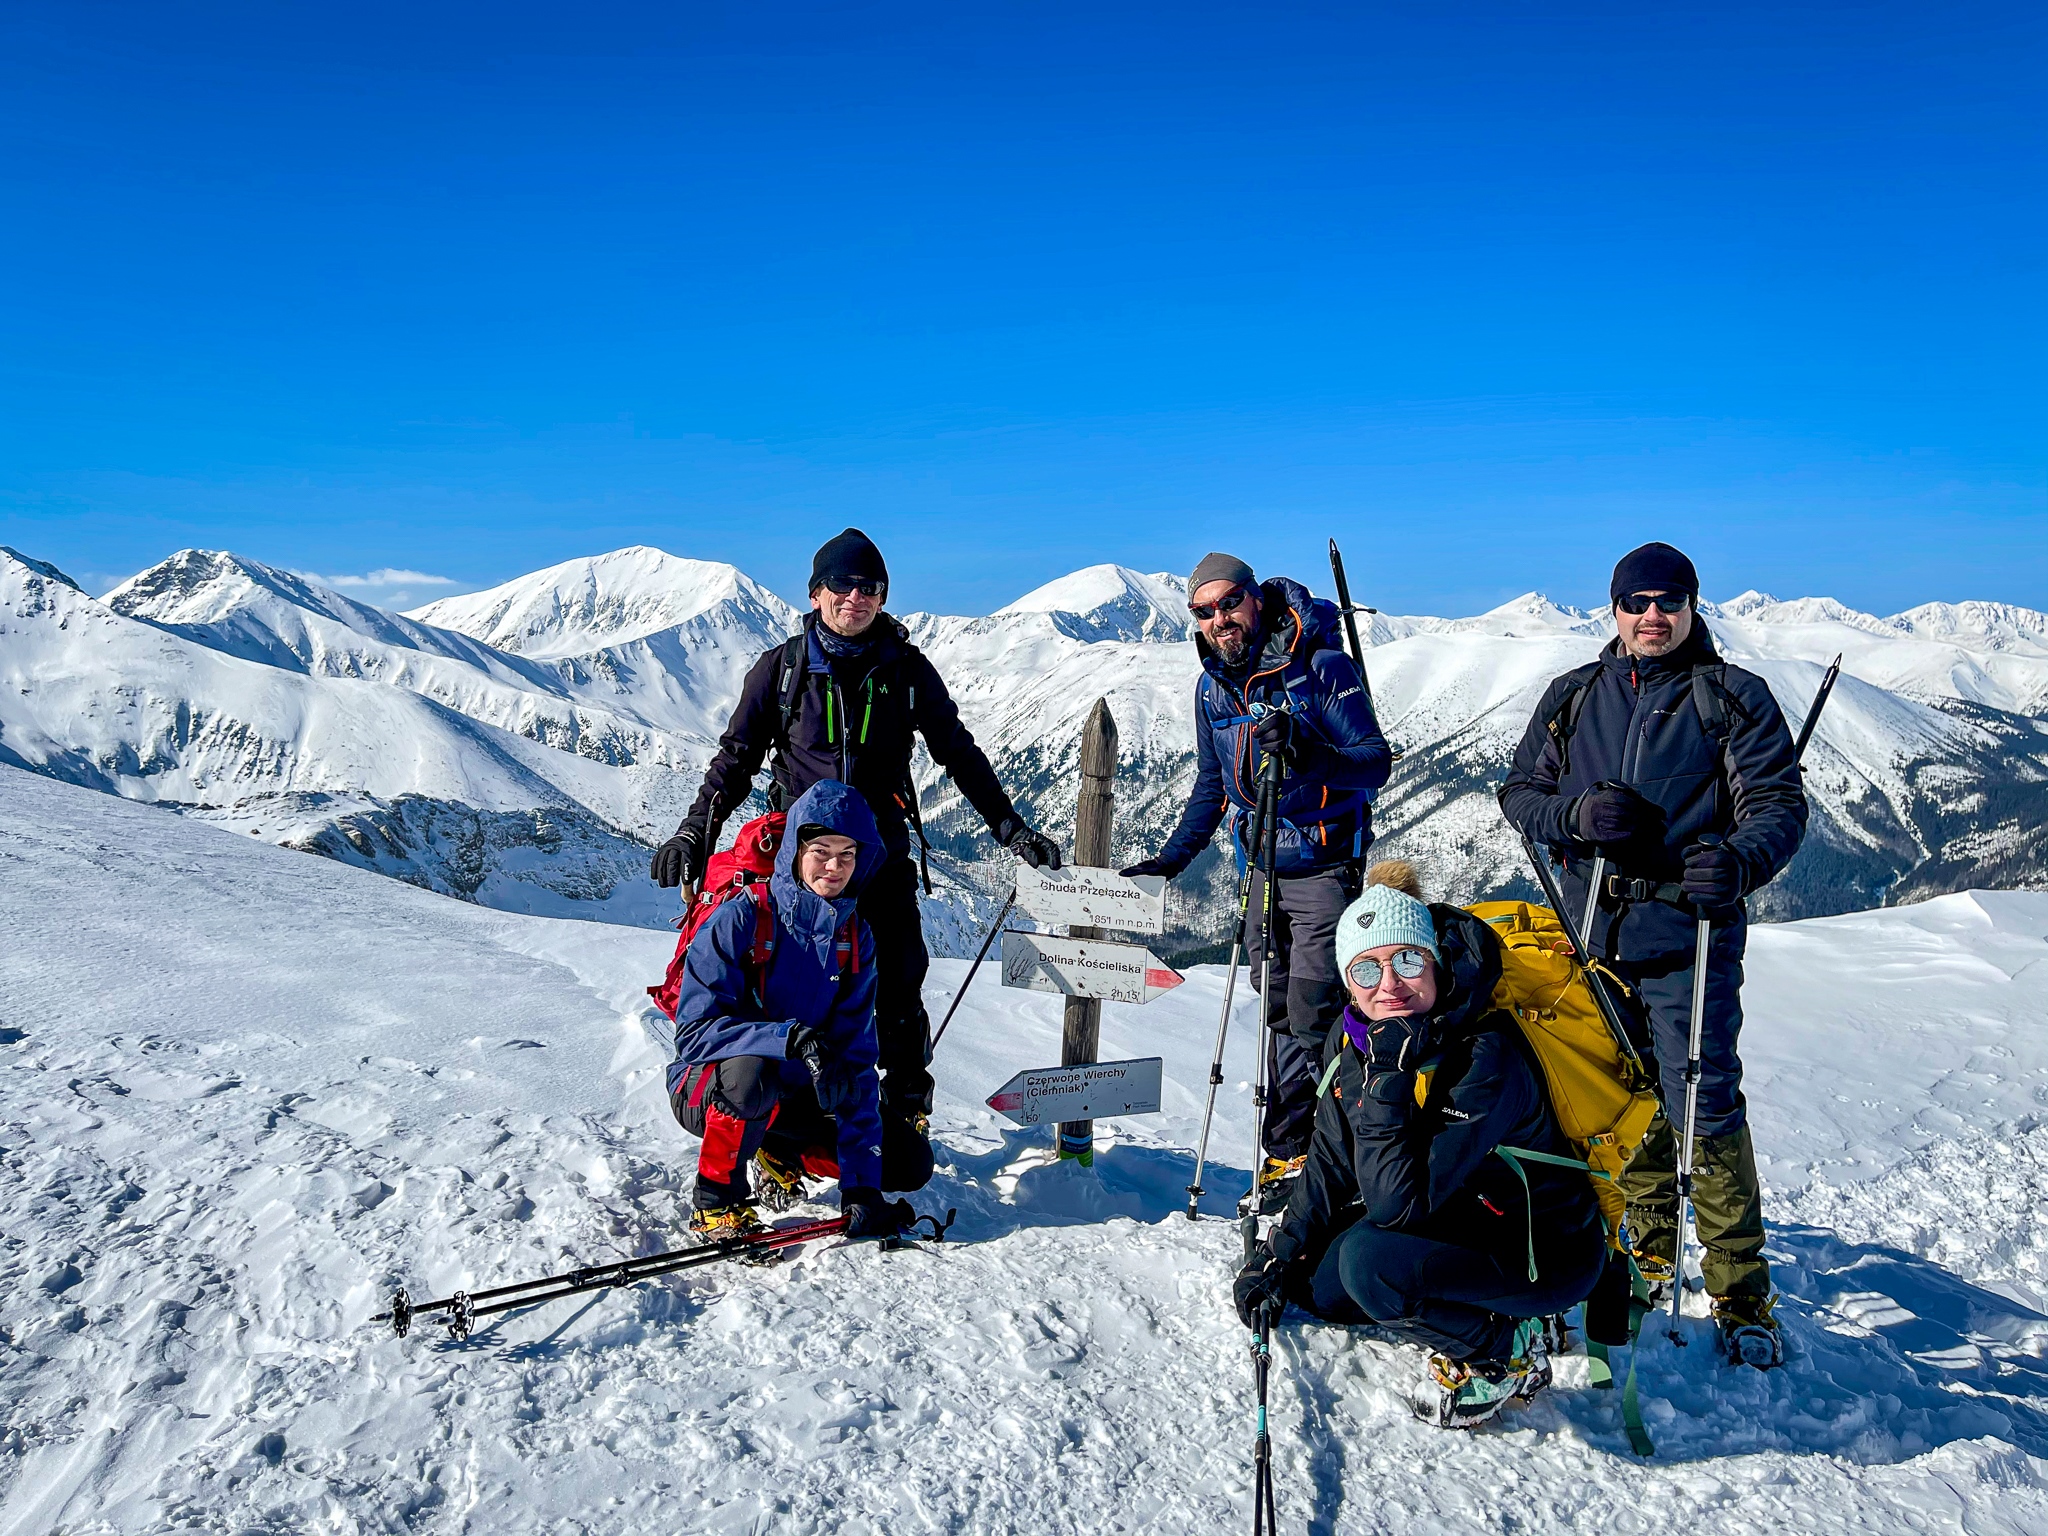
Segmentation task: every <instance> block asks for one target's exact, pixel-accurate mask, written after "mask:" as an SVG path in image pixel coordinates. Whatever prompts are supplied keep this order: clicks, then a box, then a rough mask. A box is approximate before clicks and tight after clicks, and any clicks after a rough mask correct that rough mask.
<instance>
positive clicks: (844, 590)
mask: <svg viewBox="0 0 2048 1536" xmlns="http://www.w3.org/2000/svg"><path fill="white" fill-rule="evenodd" d="M824 586H825V590H826V591H828V592H836V593H838V594H839V596H841V597H850V596H852V595H853V594H854V593H856V592H858V593H859V594H860V595H861V596H862V597H880V596H881V595H882V594H883V593H884V592H886V591H888V590H889V583H887V582H886V581H862V580H861V579H860V578H859V577H857V576H827V577H826V578H825V581H824Z"/></svg>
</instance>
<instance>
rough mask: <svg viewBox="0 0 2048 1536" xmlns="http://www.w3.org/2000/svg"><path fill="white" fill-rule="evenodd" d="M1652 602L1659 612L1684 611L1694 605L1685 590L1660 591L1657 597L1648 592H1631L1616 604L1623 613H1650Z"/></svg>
mask: <svg viewBox="0 0 2048 1536" xmlns="http://www.w3.org/2000/svg"><path fill="white" fill-rule="evenodd" d="M1652 603H1655V604H1656V605H1657V611H1658V612H1659V613H1683V612H1685V610H1686V609H1687V608H1689V607H1691V606H1692V598H1691V597H1689V596H1688V595H1687V594H1685V593H1683V592H1659V593H1658V594H1657V595H1656V596H1655V597H1652V596H1651V595H1650V594H1649V593H1647V592H1631V593H1629V595H1628V596H1627V597H1624V598H1623V599H1622V600H1621V601H1620V602H1619V603H1617V604H1616V605H1615V606H1616V607H1618V608H1620V609H1621V611H1622V612H1623V613H1631V614H1633V613H1648V612H1649V611H1650V604H1652Z"/></svg>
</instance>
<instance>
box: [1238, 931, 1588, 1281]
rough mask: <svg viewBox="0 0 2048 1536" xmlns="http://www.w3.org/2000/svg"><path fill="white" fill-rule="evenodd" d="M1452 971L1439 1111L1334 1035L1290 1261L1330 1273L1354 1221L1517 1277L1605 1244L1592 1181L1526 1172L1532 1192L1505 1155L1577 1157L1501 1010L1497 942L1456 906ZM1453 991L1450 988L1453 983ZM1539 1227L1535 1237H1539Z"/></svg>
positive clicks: (1439, 1028)
mask: <svg viewBox="0 0 2048 1536" xmlns="http://www.w3.org/2000/svg"><path fill="white" fill-rule="evenodd" d="M1429 910H1430V915H1431V916H1432V917H1434V918H1435V919H1436V929H1437V944H1438V947H1439V948H1441V949H1442V951H1443V961H1442V963H1441V964H1440V965H1439V966H1438V968H1437V977H1438V983H1439V987H1440V991H1439V994H1438V997H1437V1005H1436V1008H1435V1009H1434V1010H1433V1011H1432V1013H1431V1015H1430V1018H1429V1022H1428V1024H1427V1025H1426V1026H1424V1028H1425V1029H1426V1031H1427V1038H1428V1040H1429V1041H1430V1042H1431V1043H1430V1044H1428V1045H1427V1046H1426V1047H1425V1048H1424V1049H1423V1050H1422V1052H1421V1054H1420V1057H1419V1059H1418V1064H1419V1065H1422V1066H1426V1065H1428V1064H1429V1062H1430V1061H1432V1060H1434V1061H1435V1062H1436V1067H1435V1070H1434V1073H1433V1075H1432V1078H1431V1082H1430V1087H1429V1091H1428V1107H1427V1108H1424V1107H1422V1106H1419V1105H1417V1103H1416V1102H1415V1080H1416V1074H1415V1072H1414V1071H1413V1070H1410V1071H1370V1072H1369V1071H1368V1069H1367V1065H1366V1061H1365V1059H1364V1058H1363V1057H1362V1056H1361V1055H1360V1054H1359V1051H1358V1049H1357V1047H1356V1046H1355V1045H1353V1044H1352V1043H1351V1041H1350V1037H1349V1034H1348V1032H1347V1031H1346V1030H1345V1029H1344V1028H1343V1027H1341V1026H1342V1024H1345V1023H1349V1022H1350V1019H1351V1017H1352V1015H1351V1012H1350V1010H1349V1009H1348V1008H1347V1009H1346V1010H1345V1018H1344V1019H1343V1020H1342V1021H1340V1027H1339V1028H1337V1029H1334V1030H1332V1031H1331V1032H1330V1037H1331V1039H1332V1041H1333V1042H1335V1043H1334V1045H1333V1046H1332V1049H1333V1050H1335V1051H1336V1052H1337V1053H1338V1055H1337V1076H1336V1079H1335V1080H1334V1081H1333V1082H1332V1083H1331V1085H1330V1091H1329V1092H1328V1093H1326V1094H1325V1095H1324V1096H1323V1097H1322V1098H1321V1099H1319V1100H1318V1101H1317V1103H1316V1128H1315V1136H1314V1139H1313V1140H1311V1141H1310V1143H1309V1150H1308V1162H1307V1163H1306V1164H1305V1165H1304V1166H1303V1169H1302V1175H1301V1177H1300V1178H1299V1179H1298V1180H1296V1181H1295V1186H1294V1191H1293V1193H1292V1195H1291V1196H1290V1197H1289V1199H1288V1202H1287V1210H1286V1212H1285V1213H1284V1214H1283V1215H1282V1216H1281V1218H1280V1221H1279V1224H1278V1225H1277V1226H1276V1227H1275V1228H1274V1229H1273V1234H1272V1236H1271V1238H1270V1239H1269V1240H1268V1242H1269V1246H1270V1247H1271V1249H1272V1252H1273V1256H1274V1257H1275V1258H1277V1259H1279V1260H1281V1261H1282V1262H1283V1263H1289V1264H1292V1263H1295V1262H1297V1261H1300V1262H1303V1263H1306V1264H1310V1265H1313V1264H1315V1263H1317V1262H1319V1261H1320V1260H1321V1258H1322V1255H1323V1252H1324V1250H1325V1249H1327V1248H1328V1247H1329V1245H1330V1243H1331V1241H1332V1240H1333V1239H1334V1238H1335V1237H1336V1236H1337V1235H1338V1234H1339V1233H1341V1232H1342V1231H1343V1230H1344V1228H1346V1227H1348V1226H1349V1225H1350V1224H1351V1223H1352V1222H1353V1221H1359V1220H1363V1221H1368V1222H1371V1223H1372V1224H1373V1225H1374V1226H1377V1227H1389V1228H1392V1229H1393V1230H1395V1231H1399V1232H1411V1233H1414V1234H1415V1235H1417V1236H1419V1237H1429V1238H1434V1239H1435V1240H1437V1241H1439V1242H1446V1243H1456V1244H1457V1245H1459V1246H1460V1247H1464V1248H1479V1249H1484V1250H1486V1251H1487V1252H1489V1253H1493V1254H1496V1255H1498V1256H1500V1257H1501V1258H1502V1260H1503V1261H1504V1262H1505V1263H1507V1264H1509V1265H1510V1266H1511V1267H1513V1268H1519V1267H1520V1266H1521V1264H1523V1263H1524V1262H1526V1255H1527V1253H1528V1248H1529V1241H1530V1234H1531V1232H1532V1231H1533V1232H1534V1234H1535V1242H1536V1246H1537V1248H1538V1249H1539V1250H1541V1249H1544V1248H1547V1247H1553V1246H1558V1245H1561V1244H1564V1243H1573V1242H1577V1243H1583V1242H1584V1241H1586V1240H1587V1239H1588V1234H1590V1233H1598V1232H1600V1231H1601V1230H1602V1229H1601V1225H1600V1208H1599V1204H1598V1202H1597V1201H1596V1200H1595V1199H1594V1197H1593V1188H1592V1185H1591V1184H1590V1183H1589V1182H1588V1181H1587V1175H1586V1174H1584V1173H1582V1172H1580V1171H1579V1170H1578V1169H1575V1168H1557V1167H1553V1166H1550V1165H1548V1164H1543V1163H1533V1162H1530V1163H1524V1165H1523V1168H1524V1171H1525V1172H1526V1173H1527V1174H1528V1176H1529V1193H1528V1195H1526V1196H1525V1195H1524V1194H1523V1192H1522V1181H1521V1180H1520V1179H1519V1178H1517V1177H1516V1175H1515V1170H1514V1169H1513V1168H1512V1167H1511V1166H1510V1165H1509V1164H1508V1162H1507V1160H1506V1159H1505V1158H1502V1157H1499V1156H1496V1155H1495V1153H1494V1148H1495V1147H1499V1146H1509V1147H1519V1148H1523V1149H1526V1150H1528V1151H1531V1152H1548V1153H1552V1154H1554V1155H1556V1156H1558V1157H1576V1156H1577V1155H1578V1154H1577V1153H1576V1152H1575V1151H1574V1150H1573V1148H1572V1145H1571V1143H1570V1142H1568V1141H1567V1140H1566V1139H1565V1136H1564V1133H1563V1132H1562V1131H1561V1130H1559V1129H1558V1124H1557V1117H1556V1115H1554V1114H1553V1113H1551V1109H1550V1099H1549V1095H1548V1094H1547V1093H1546V1092H1545V1091H1544V1088H1543V1081H1542V1078H1541V1077H1540V1076H1539V1072H1540V1069H1539V1068H1538V1067H1537V1065H1536V1063H1535V1062H1534V1061H1533V1060H1532V1059H1531V1056H1530V1052H1529V1047H1528V1045H1527V1044H1526V1043H1525V1042H1524V1041H1523V1038H1522V1031H1521V1028H1520V1026H1518V1025H1517V1024H1516V1023H1515V1021H1514V1019H1513V1018H1512V1017H1510V1016H1509V1015H1508V1014H1506V1013H1504V1012H1502V1011H1501V1010H1499V1009H1497V1008H1495V1007H1494V1006H1493V989H1494V987H1495V985H1496V984H1497V983H1498V982H1499V980H1500V972H1501V960H1500V941H1499V940H1498V939H1496V938H1495V937H1494V935H1493V931H1492V929H1490V928H1488V927H1487V925H1486V924H1485V923H1483V922H1481V921H1480V920H1479V919H1478V918H1476V917H1474V916H1473V915H1472V914H1471V913H1469V912H1466V911H1463V910H1461V909H1460V908H1457V907H1447V906H1432V907H1431V908H1430V909H1429ZM1446 983H1447V984H1446ZM1532 1223H1533V1226H1532Z"/></svg>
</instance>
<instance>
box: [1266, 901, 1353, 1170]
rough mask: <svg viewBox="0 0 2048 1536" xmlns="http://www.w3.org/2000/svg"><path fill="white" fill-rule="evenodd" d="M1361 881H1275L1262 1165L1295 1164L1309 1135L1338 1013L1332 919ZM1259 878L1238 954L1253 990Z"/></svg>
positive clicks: (1340, 989)
mask: <svg viewBox="0 0 2048 1536" xmlns="http://www.w3.org/2000/svg"><path fill="white" fill-rule="evenodd" d="M1364 878H1365V877H1364V875H1363V874H1362V873H1361V872H1360V870H1359V867H1358V866H1357V865H1355V864H1339V865H1337V866H1335V867H1333V868H1331V869H1324V870H1317V871H1315V872H1314V873H1311V874H1305V875H1287V874H1283V875H1281V877H1280V878H1279V879H1278V880H1277V881H1275V882H1274V885H1273V933H1274V937H1275V942H1274V945H1273V982H1272V996H1270V997H1268V998H1266V999H1265V1009H1264V1014H1265V1021H1266V1040H1265V1049H1266V1052H1267V1056H1266V1082H1267V1085H1268V1086H1267V1091H1266V1118H1265V1124H1264V1126H1263V1128H1262V1139H1263V1140H1264V1142H1265V1145H1266V1155H1267V1156H1269V1157H1287V1158H1291V1157H1299V1156H1300V1155H1301V1154H1302V1153H1304V1152H1306V1151H1307V1150H1308V1142H1309V1133H1310V1132H1311V1131H1312V1130H1314V1128H1315V1118H1316V1078H1317V1076H1318V1074H1319V1072H1320V1070H1321V1067H1322V1060H1323V1044H1324V1042H1325V1041H1326V1040H1328V1039H1329V1035H1330V1025H1331V1024H1332V1023H1333V1022H1334V1021H1335V1020H1336V1018H1337V1015H1338V1014H1340V1013H1342V1012H1343V1011H1344V1002H1345V993H1344V982H1343V978H1341V977H1340V976H1339V975H1338V974H1337V919H1338V918H1340V917H1342V916H1343V915H1344V909H1345V908H1346V907H1348V906H1350V905H1351V903H1352V902H1353V901H1355V900H1357V899H1358V893H1359V890H1360V889H1361V887H1362V886H1363V883H1364ZM1265 916H1266V877H1265V875H1264V873H1263V872H1257V873H1254V874H1253V876H1252V897H1251V914H1250V916H1249V918H1248V919H1247V921H1246V923H1245V953H1246V955H1247V957H1248V960H1249V968H1250V974H1251V980H1252V984H1253V985H1254V986H1257V985H1258V982H1259V978H1260V975H1261V968H1262V966H1263V964H1264V960H1265V954H1266V927H1265Z"/></svg>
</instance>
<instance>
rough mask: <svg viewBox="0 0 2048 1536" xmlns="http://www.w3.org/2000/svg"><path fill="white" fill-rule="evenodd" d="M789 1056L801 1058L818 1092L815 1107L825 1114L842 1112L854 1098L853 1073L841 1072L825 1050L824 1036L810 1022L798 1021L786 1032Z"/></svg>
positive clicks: (795, 1058) (792, 1058)
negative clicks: (801, 1022) (802, 1022)
mask: <svg viewBox="0 0 2048 1536" xmlns="http://www.w3.org/2000/svg"><path fill="white" fill-rule="evenodd" d="M789 1059H790V1060H791V1061H800V1062H802V1063H803V1064H804V1070H805V1071H806V1072H808V1073H810V1074H811V1086H812V1088H813V1089H814V1090H816V1092H817V1095H818V1108H820V1109H822V1110H823V1111H824V1112H825V1113H826V1114H828V1115H837V1114H840V1113H842V1112H843V1111H844V1110H845V1109H846V1108H847V1107H848V1103H849V1101H850V1100H851V1099H852V1097H853V1084H854V1078H853V1074H851V1073H848V1072H845V1071H842V1070H841V1069H840V1064H839V1063H837V1062H835V1061H833V1060H832V1058H831V1055H830V1054H829V1053H828V1052H827V1051H826V1049H825V1041H824V1037H823V1036H822V1035H820V1033H819V1032H818V1030H817V1029H816V1028H814V1027H813V1026H811V1025H809V1024H798V1025H797V1026H795V1027H794V1028H793V1029H791V1030H790V1032H789Z"/></svg>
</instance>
